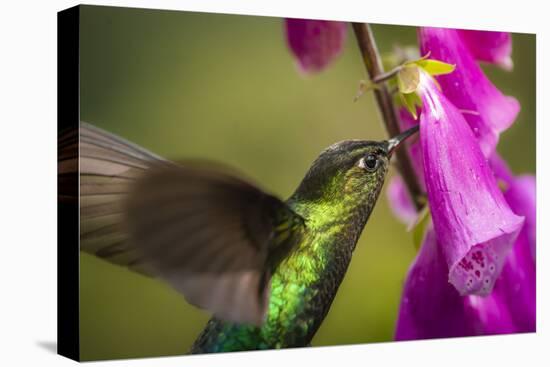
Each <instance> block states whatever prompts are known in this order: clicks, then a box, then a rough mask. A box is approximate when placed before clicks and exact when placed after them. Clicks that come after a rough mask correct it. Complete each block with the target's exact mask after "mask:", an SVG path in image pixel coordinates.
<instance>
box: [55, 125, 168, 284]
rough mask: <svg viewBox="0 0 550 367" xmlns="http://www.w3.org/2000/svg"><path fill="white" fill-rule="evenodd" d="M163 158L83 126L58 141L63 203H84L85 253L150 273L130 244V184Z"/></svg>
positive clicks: (82, 243)
mask: <svg viewBox="0 0 550 367" xmlns="http://www.w3.org/2000/svg"><path fill="white" fill-rule="evenodd" d="M163 162H166V163H167V164H169V161H165V160H164V159H163V158H161V157H159V156H157V155H155V154H153V153H151V152H149V151H147V150H145V149H143V148H141V147H139V146H137V145H135V144H132V143H130V142H128V141H126V140H124V139H122V138H120V137H118V136H115V135H113V134H110V133H108V132H106V131H104V130H101V129H99V128H97V127H94V126H92V125H90V124H87V123H84V122H81V123H80V128H79V129H72V130H70V131H65V132H62V133H61V134H60V136H59V139H58V180H59V182H58V185H59V196H58V200H59V202H60V204H61V205H78V204H79V203H80V250H81V251H85V252H88V253H90V254H93V255H96V256H99V257H101V258H104V259H105V260H107V261H110V262H112V263H115V264H119V265H125V266H129V267H130V268H132V269H133V270H137V271H140V272H142V273H143V272H146V271H145V270H144V269H141V268H140V266H139V258H138V256H137V254H136V253H135V251H134V250H132V249H131V248H130V247H129V246H128V244H127V239H128V235H127V231H126V230H125V228H124V227H125V225H124V217H123V211H124V210H123V209H124V208H123V206H124V203H125V199H126V196H127V194H128V189H129V184H131V183H132V182H133V181H134V180H135V179H136V178H137V177H139V176H140V174H142V173H143V172H144V171H145V170H147V169H148V168H149V167H150V166H151V164H153V163H155V164H158V163H163Z"/></svg>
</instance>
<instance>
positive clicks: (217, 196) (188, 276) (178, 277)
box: [127, 163, 303, 325]
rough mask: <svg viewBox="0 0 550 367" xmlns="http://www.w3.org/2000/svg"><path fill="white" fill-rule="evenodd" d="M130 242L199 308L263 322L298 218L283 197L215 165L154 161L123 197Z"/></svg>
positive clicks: (295, 234)
mask: <svg viewBox="0 0 550 367" xmlns="http://www.w3.org/2000/svg"><path fill="white" fill-rule="evenodd" d="M127 213H128V229H129V232H130V238H131V240H132V242H133V245H134V246H135V247H136V248H138V249H139V250H140V251H141V253H142V254H143V256H144V258H145V259H146V260H147V261H148V262H149V263H150V264H151V265H152V266H153V268H154V270H155V271H157V272H158V274H159V275H160V276H161V277H162V278H164V279H165V280H166V281H167V282H168V283H170V284H171V285H172V286H173V287H174V288H175V289H177V290H179V291H180V292H181V293H183V294H184V295H185V298H186V299H187V300H188V301H189V302H190V303H193V304H195V305H197V306H199V307H201V308H205V309H207V310H209V311H211V312H213V313H214V314H215V315H216V316H217V317H219V318H222V319H224V320H228V321H234V322H246V323H252V324H256V325H260V324H262V322H263V321H264V318H265V314H266V310H267V305H268V302H267V299H268V296H269V280H270V271H271V270H272V269H273V268H274V267H275V266H276V265H277V263H278V261H280V259H281V258H282V257H284V256H286V255H288V252H289V251H291V249H292V248H293V247H294V244H295V243H296V241H297V239H298V238H299V236H298V234H299V233H300V230H301V229H302V227H303V220H302V219H301V217H299V216H298V215H297V214H295V213H294V212H293V211H292V210H291V209H290V208H289V207H287V205H286V204H285V203H283V202H282V201H281V200H279V199H277V198H276V197H274V196H272V195H269V194H267V193H265V192H264V191H262V190H260V189H258V188H257V187H256V186H254V185H252V184H250V183H249V182H246V181H244V180H243V179H241V178H239V177H237V176H236V175H233V174H230V173H228V172H227V170H226V169H224V168H223V167H220V166H208V165H205V164H201V165H194V164H190V163H187V164H186V163H182V164H181V165H173V166H166V165H164V166H155V167H152V168H150V169H149V170H148V172H147V173H146V175H145V176H144V177H143V178H142V179H140V180H138V181H136V184H135V185H134V187H133V188H132V190H131V192H130V195H129V198H128V210H127Z"/></svg>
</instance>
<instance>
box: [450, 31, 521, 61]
mask: <svg viewBox="0 0 550 367" xmlns="http://www.w3.org/2000/svg"><path fill="white" fill-rule="evenodd" d="M458 33H459V34H460V37H461V38H462V40H463V41H464V43H465V44H466V45H467V46H468V49H469V50H470V52H471V53H472V55H473V56H474V58H475V59H476V60H478V61H483V62H487V63H491V64H496V65H498V66H500V67H501V68H503V69H504V70H512V68H513V67H514V63H513V62H512V35H511V34H510V33H508V32H492V31H468V30H458Z"/></svg>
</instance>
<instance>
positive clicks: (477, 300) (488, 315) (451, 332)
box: [395, 229, 518, 340]
mask: <svg viewBox="0 0 550 367" xmlns="http://www.w3.org/2000/svg"><path fill="white" fill-rule="evenodd" d="M517 331H518V329H517V328H516V326H515V324H514V323H513V320H512V319H511V317H510V313H509V310H508V308H507V306H506V304H505V303H504V302H503V300H502V299H501V298H500V297H499V296H497V295H492V294H491V295H489V296H487V297H479V296H465V297H462V296H460V295H459V294H458V292H457V291H456V289H455V288H454V287H453V286H452V285H451V284H449V283H448V282H447V263H446V260H445V256H444V254H443V252H442V246H441V243H438V241H437V236H436V234H435V232H434V230H433V229H428V231H427V233H426V236H425V238H424V241H423V244H422V247H421V248H420V252H419V253H418V256H417V257H416V259H415V261H414V263H413V265H412V267H411V269H410V270H409V273H408V275H407V280H406V282H405V286H404V288H403V295H402V297H401V304H400V306H399V316H398V319H397V325H396V331H395V339H396V340H415V339H430V338H446V337H458V336H472V335H487V334H502V333H514V332H517Z"/></svg>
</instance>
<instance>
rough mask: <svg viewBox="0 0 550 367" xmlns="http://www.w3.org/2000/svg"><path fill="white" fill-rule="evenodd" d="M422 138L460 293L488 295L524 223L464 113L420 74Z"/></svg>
mask: <svg viewBox="0 0 550 367" xmlns="http://www.w3.org/2000/svg"><path fill="white" fill-rule="evenodd" d="M419 94H420V95H421V98H422V104H423V107H422V114H421V117H420V142H421V145H422V156H423V162H424V177H425V178H426V191H427V193H428V200H429V204H430V210H431V213H432V218H433V222H434V228H435V231H436V232H437V236H438V241H439V243H440V245H441V246H443V249H442V251H443V254H444V256H445V259H446V261H447V265H448V267H449V281H450V282H451V283H452V284H453V285H454V286H455V288H456V289H457V290H458V291H459V293H460V294H461V295H469V294H472V295H483V296H485V295H488V294H489V293H490V292H491V290H492V289H493V286H494V283H495V281H496V279H497V277H498V275H499V274H500V272H501V270H502V266H503V264H504V261H505V258H506V256H507V255H508V253H509V251H510V249H511V247H512V245H513V243H514V242H515V239H516V237H517V235H518V233H519V231H520V230H521V227H522V225H523V222H524V218H523V217H519V216H517V215H515V214H514V213H513V212H512V211H511V210H510V207H509V206H508V204H507V203H506V201H505V199H504V197H503V195H502V192H501V191H500V189H499V187H498V185H497V182H496V179H495V177H494V175H493V172H492V170H491V168H490V167H489V166H488V163H487V161H486V159H485V158H484V156H483V154H482V152H481V150H480V147H479V145H478V143H477V141H476V139H475V137H474V135H473V133H472V130H471V129H470V128H468V125H467V123H466V121H465V120H464V117H463V115H462V113H460V112H459V111H458V110H457V108H456V107H455V106H454V105H453V104H452V103H451V102H450V101H449V100H448V99H447V98H446V97H445V96H444V95H443V94H442V93H441V91H440V90H439V89H438V88H437V87H436V85H435V83H434V82H433V81H432V80H431V77H430V76H428V75H427V74H426V73H421V77H420V89H419Z"/></svg>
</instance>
